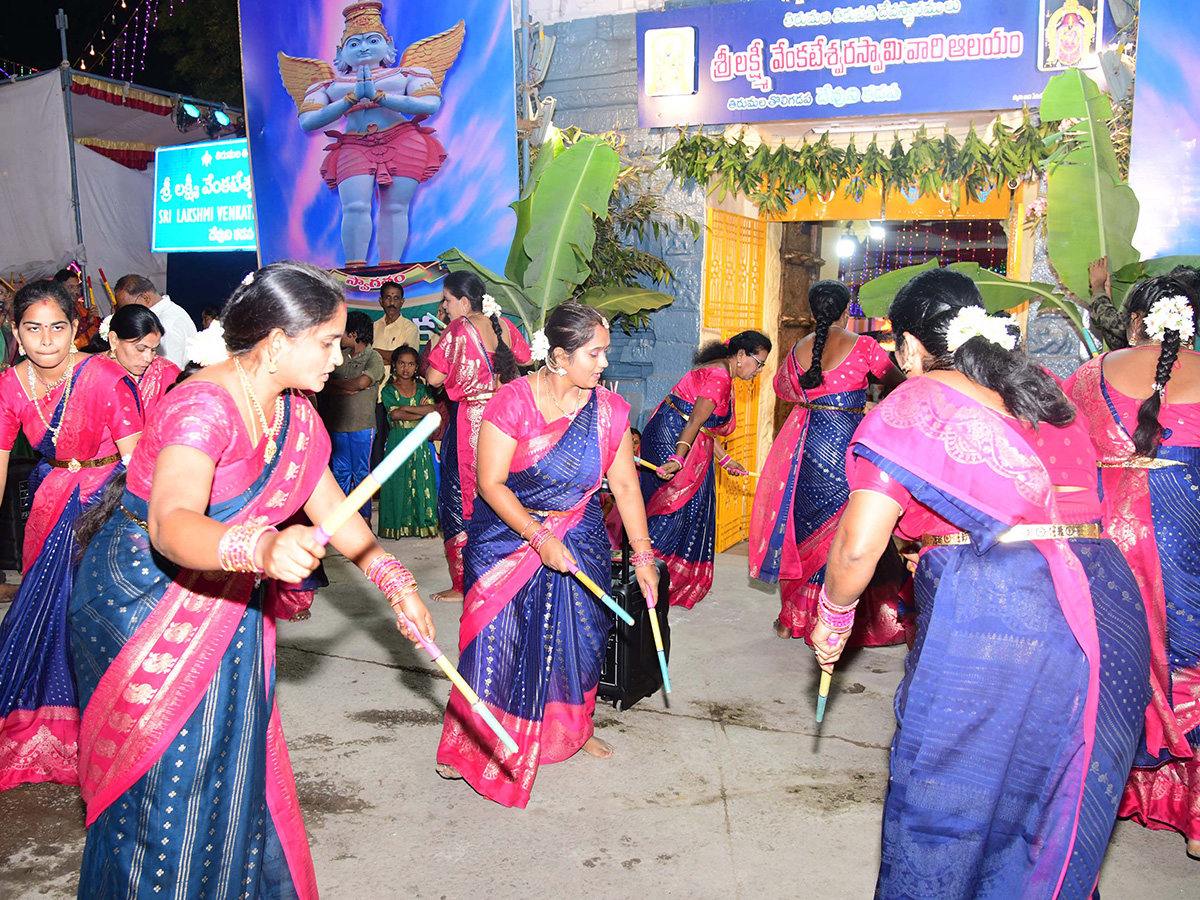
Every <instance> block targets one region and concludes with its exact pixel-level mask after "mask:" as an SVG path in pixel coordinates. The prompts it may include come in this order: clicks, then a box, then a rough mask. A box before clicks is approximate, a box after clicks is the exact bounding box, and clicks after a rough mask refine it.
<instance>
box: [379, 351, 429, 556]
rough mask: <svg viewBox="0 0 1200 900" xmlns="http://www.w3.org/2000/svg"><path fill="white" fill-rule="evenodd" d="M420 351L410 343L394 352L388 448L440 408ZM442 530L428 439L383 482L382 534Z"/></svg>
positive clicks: (387, 392)
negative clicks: (424, 375)
mask: <svg viewBox="0 0 1200 900" xmlns="http://www.w3.org/2000/svg"><path fill="white" fill-rule="evenodd" d="M417 360H418V356H417V351H416V350H414V349H413V348H412V347H409V346H407V345H404V346H401V347H397V348H396V349H395V350H394V351H393V353H392V380H391V382H390V383H389V384H388V385H387V387H385V388H384V389H383V395H382V398H381V399H382V400H383V407H384V409H386V410H387V417H388V428H389V430H388V439H387V452H389V453H390V452H391V451H392V448H393V447H395V446H396V445H397V444H398V443H400V441H402V440H403V439H404V437H405V435H407V434H408V432H409V431H410V430H411V429H412V428H414V427H415V426H416V424H417V422H419V421H420V420H421V419H423V418H424V417H425V416H427V415H429V414H430V413H432V412H434V411H435V407H434V400H433V394H431V393H430V391H429V388H428V387H426V386H425V382H423V381H422V380H421V379H419V378H418V377H417ZM437 534H438V518H437V482H436V481H435V478H434V468H433V450H432V449H431V447H430V445H429V443H428V442H425V443H424V444H422V445H421V446H420V447H419V448H417V452H416V453H414V454H413V455H412V456H410V457H409V458H408V461H407V462H406V463H405V464H404V465H403V466H401V467H400V469H399V470H398V471H397V472H396V474H395V475H393V476H392V477H391V478H389V479H388V480H387V481H386V482H385V483H384V485H383V490H382V492H381V496H380V501H379V536H380V537H385V538H402V537H435V536H436V535H437Z"/></svg>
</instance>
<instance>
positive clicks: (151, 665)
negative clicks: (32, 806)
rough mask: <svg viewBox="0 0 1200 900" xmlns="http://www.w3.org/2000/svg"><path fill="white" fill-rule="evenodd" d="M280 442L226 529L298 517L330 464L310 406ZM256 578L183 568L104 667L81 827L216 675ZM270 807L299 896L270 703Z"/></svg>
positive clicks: (303, 846) (296, 405)
mask: <svg viewBox="0 0 1200 900" xmlns="http://www.w3.org/2000/svg"><path fill="white" fill-rule="evenodd" d="M288 403H289V405H290V410H291V419H290V424H289V427H288V429H287V436H286V441H285V442H284V443H283V445H282V447H281V448H280V451H279V454H280V455H279V458H278V460H277V461H276V463H275V470H274V472H273V474H272V475H271V477H270V479H269V481H268V482H267V484H266V485H265V486H264V488H263V490H262V491H260V492H259V493H258V494H257V495H256V496H255V497H253V498H252V499H251V500H250V502H249V503H248V504H247V505H246V506H245V507H244V508H243V509H241V510H240V511H239V512H238V513H237V514H235V515H234V516H233V517H232V518H231V519H230V520H229V524H277V523H280V522H283V521H285V520H287V519H288V518H290V517H291V516H293V515H295V514H296V513H297V512H299V511H300V509H301V508H302V506H303V505H304V503H305V502H306V501H307V500H308V498H309V497H310V496H311V495H312V492H313V490H314V489H315V487H316V485H317V482H318V481H319V480H320V478H321V475H322V474H323V473H324V471H325V468H326V461H327V460H328V458H329V437H328V435H327V434H326V433H325V429H324V427H323V426H322V425H321V423H320V420H319V418H318V417H317V415H316V412H315V410H314V409H313V408H312V406H311V404H309V402H308V401H307V400H304V399H302V398H298V397H295V396H291V397H289V398H288ZM254 580H255V579H254V576H253V575H248V574H231V573H225V572H196V571H192V570H188V569H181V570H180V572H179V574H178V576H177V577H176V580H175V582H174V583H173V584H172V585H171V586H170V587H169V588H167V591H166V593H165V594H164V595H163V597H162V599H161V600H160V601H159V602H158V604H157V606H156V607H155V608H154V611H153V612H152V613H151V614H150V616H149V617H148V618H147V619H146V620H145V622H143V623H142V624H141V626H139V628H138V630H137V632H136V633H135V635H134V637H133V638H132V639H130V640H129V641H128V642H127V643H126V644H125V646H124V647H123V648H122V650H121V651H120V653H119V654H118V655H117V657H116V659H114V660H113V662H112V664H111V665H110V666H109V667H108V669H107V670H106V671H105V673H104V675H103V676H102V677H101V679H100V682H99V684H98V685H97V687H96V690H95V692H94V694H93V695H92V698H91V700H90V702H89V703H88V705H87V708H86V709H85V710H84V714H83V721H82V723H81V729H80V730H81V736H80V777H81V780H82V793H83V798H84V801H85V802H86V803H87V824H88V825H90V824H91V823H92V822H94V821H95V820H96V818H97V817H98V816H99V815H100V814H101V813H102V812H103V811H104V810H105V809H106V808H107V807H108V806H109V805H110V804H111V803H112V802H113V801H115V800H116V799H117V798H118V797H120V796H121V795H122V794H123V793H124V792H125V791H127V790H128V789H129V788H130V787H131V786H132V785H133V784H134V782H136V781H137V780H138V779H139V778H141V777H142V775H144V774H145V773H146V772H147V771H148V770H149V769H150V767H151V766H153V765H154V763H155V762H156V761H157V760H158V758H159V757H160V756H161V755H162V752H163V750H164V749H165V748H166V747H167V745H168V744H169V743H170V742H171V741H172V740H174V738H175V736H176V735H177V734H178V732H179V729H180V728H182V727H183V724H184V723H185V722H186V721H187V719H188V717H189V716H190V715H191V714H192V712H193V711H194V710H195V709H196V707H197V706H198V705H199V703H200V701H201V699H202V698H203V696H204V693H205V691H206V690H207V689H208V686H209V684H210V683H211V681H212V679H213V677H214V676H215V674H216V672H217V669H218V667H219V666H220V663H221V659H222V657H223V656H224V654H225V652H226V650H227V649H228V647H229V645H230V642H231V641H232V639H233V636H234V634H235V633H236V631H237V628H238V625H239V623H240V622H241V619H242V615H243V613H244V611H245V604H246V602H247V600H248V598H249V596H250V592H251V591H252V590H253V589H254ZM273 613H274V610H272V609H270V608H268V609H266V610H264V616H263V632H264V658H265V659H264V665H265V666H266V668H267V672H268V678H267V679H266V681H267V683H268V684H270V683H272V680H273V679H272V678H271V677H270V672H271V670H272V667H273V666H274V660H275V626H274V615H273ZM266 788H267V806H268V808H269V810H270V812H271V816H272V819H273V821H274V822H275V825H276V829H277V831H278V833H279V839H280V842H281V844H282V845H283V850H284V855H285V856H286V858H287V862H288V867H289V869H290V870H291V873H292V877H293V879H294V880H295V883H296V888H297V890H298V891H299V893H300V897H301V898H303V900H310V898H315V897H316V896H317V890H316V877H315V874H314V872H313V866H312V858H311V854H310V852H309V848H308V838H307V836H306V834H305V831H304V823H303V819H302V817H301V813H300V804H299V799H298V796H297V793H296V784H295V779H294V777H293V775H292V769H291V763H290V762H289V760H288V755H287V746H286V743H285V741H284V737H283V730H282V727H281V724H280V719H279V707H278V703H276V704H275V705H274V706H273V708H272V710H271V715H270V722H269V724H268V727H267V782H266Z"/></svg>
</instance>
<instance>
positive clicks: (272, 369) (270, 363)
mask: <svg viewBox="0 0 1200 900" xmlns="http://www.w3.org/2000/svg"><path fill="white" fill-rule="evenodd" d="M278 371H279V366H278V365H277V364H276V362H275V360H273V359H271V357H269V356H268V357H267V374H268V375H274V374H275V373H276V372H278Z"/></svg>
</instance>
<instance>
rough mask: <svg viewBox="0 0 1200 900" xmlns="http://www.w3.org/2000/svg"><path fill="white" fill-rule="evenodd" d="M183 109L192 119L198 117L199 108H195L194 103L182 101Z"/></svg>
mask: <svg viewBox="0 0 1200 900" xmlns="http://www.w3.org/2000/svg"><path fill="white" fill-rule="evenodd" d="M183 111H184V112H185V113H187V114H188V115H189V116H191V117H192V118H193V119H198V118H200V110H199V108H197V106H196V104H194V103H184V104H183Z"/></svg>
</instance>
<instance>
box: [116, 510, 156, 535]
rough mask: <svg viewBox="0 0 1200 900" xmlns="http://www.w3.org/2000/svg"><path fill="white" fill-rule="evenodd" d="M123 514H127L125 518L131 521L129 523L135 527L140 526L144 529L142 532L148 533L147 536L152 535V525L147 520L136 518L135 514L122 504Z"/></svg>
mask: <svg viewBox="0 0 1200 900" xmlns="http://www.w3.org/2000/svg"><path fill="white" fill-rule="evenodd" d="M121 512H123V513H125V517H126V518H127V519H129V521H130V522H132V523H133V524H134V525H137V526H139V527H140V528H141V529H142V531H144V532H146V534H149V533H150V523H149V522H147V521H146V520H145V519H143V518H141V517H140V516H135V515H134V514H133V513H131V512H130V511H129V510H128V509H126V508H125V504H124V503H122V504H121Z"/></svg>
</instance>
